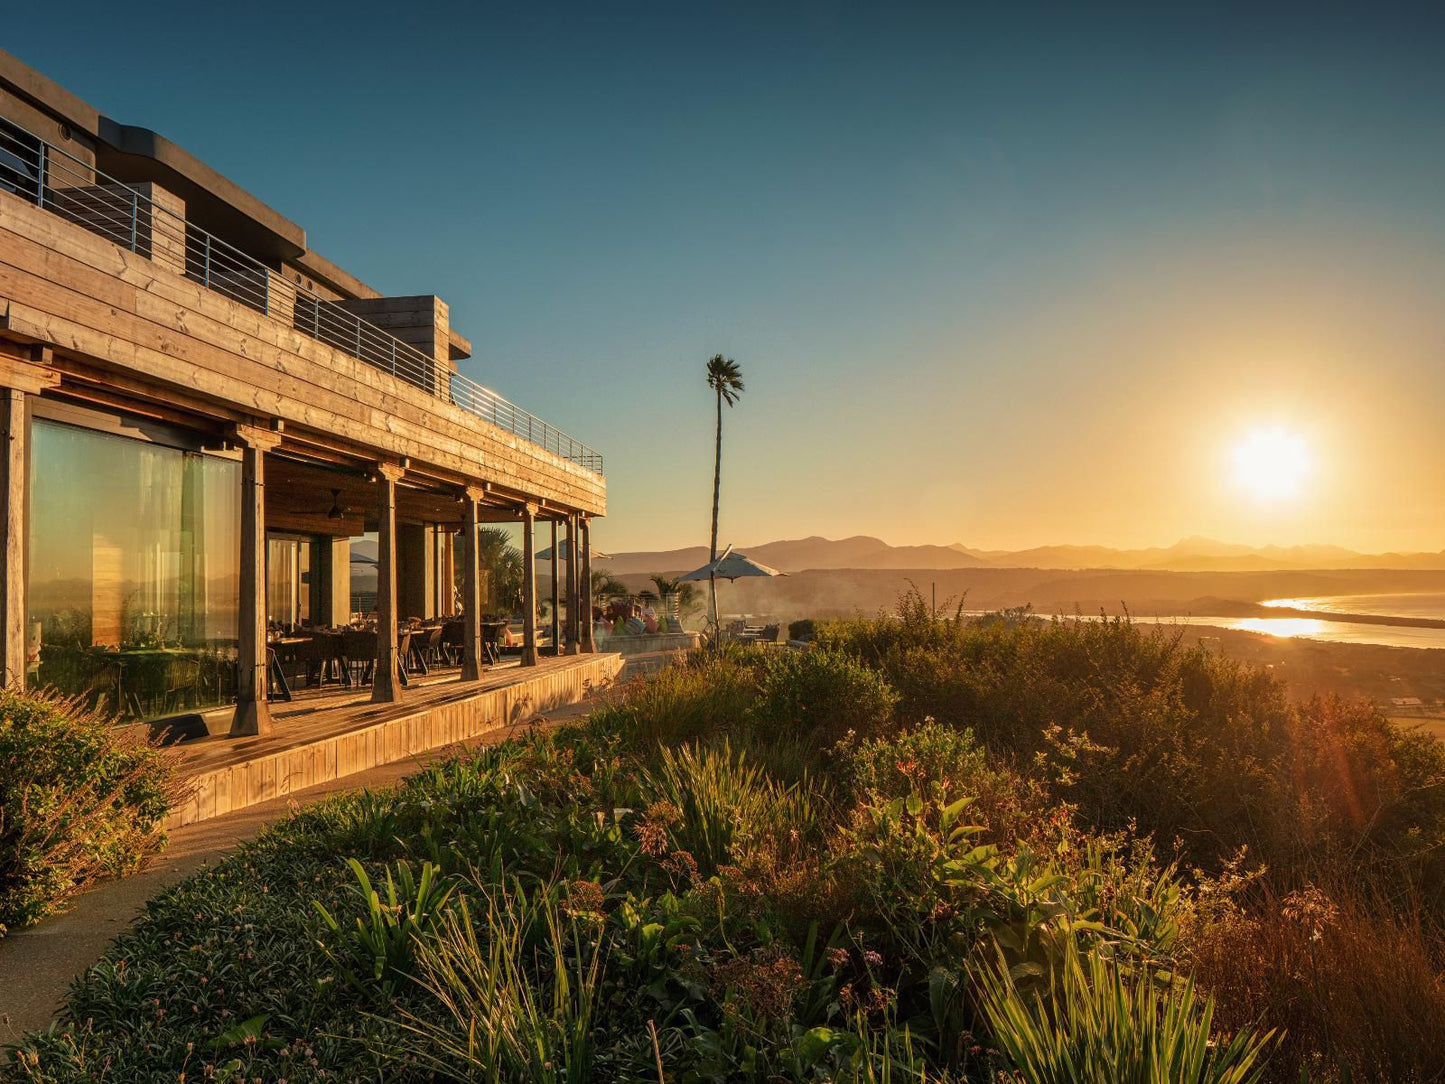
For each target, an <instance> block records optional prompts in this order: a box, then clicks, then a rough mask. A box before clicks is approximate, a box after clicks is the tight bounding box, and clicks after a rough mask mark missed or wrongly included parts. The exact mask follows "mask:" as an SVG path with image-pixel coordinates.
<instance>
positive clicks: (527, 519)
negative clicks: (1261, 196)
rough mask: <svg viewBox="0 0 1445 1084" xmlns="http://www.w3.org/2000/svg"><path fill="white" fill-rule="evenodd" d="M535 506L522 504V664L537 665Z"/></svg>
mask: <svg viewBox="0 0 1445 1084" xmlns="http://www.w3.org/2000/svg"><path fill="white" fill-rule="evenodd" d="M536 528H537V506H536V505H535V504H532V503H530V502H529V503H527V504H524V505H522V665H523V666H536V665H537V552H536V551H537V543H536V533H537V531H536Z"/></svg>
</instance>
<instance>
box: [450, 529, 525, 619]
mask: <svg viewBox="0 0 1445 1084" xmlns="http://www.w3.org/2000/svg"><path fill="white" fill-rule="evenodd" d="M477 559H478V562H479V563H480V565H481V569H482V572H483V573H484V579H485V583H486V597H485V598H483V600H482V605H484V606H485V607H486V608H487V609H488V610H491V611H494V612H498V613H512V612H513V611H514V610H516V609H517V607H519V606H520V605H521V604H522V579H523V574H524V571H525V570H524V569H523V567H522V551H521V550H520V549H518V548H517V547H516V546H515V545H513V543H512V536H511V534H510V533H508V531H507V529H506V528H505V527H482V528H480V529H479V530H478V532H477ZM464 571H465V570H464V569H463V568H462V567H461V565H460V564H458V566H457V575H458V577H460V576H462V575H463V573H464ZM459 582H460V581H459Z"/></svg>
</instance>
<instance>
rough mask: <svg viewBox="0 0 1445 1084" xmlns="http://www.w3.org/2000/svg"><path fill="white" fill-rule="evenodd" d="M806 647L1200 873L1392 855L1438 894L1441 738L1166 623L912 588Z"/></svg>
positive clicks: (1443, 832) (1443, 811) (1444, 809)
mask: <svg viewBox="0 0 1445 1084" xmlns="http://www.w3.org/2000/svg"><path fill="white" fill-rule="evenodd" d="M818 643H819V644H820V645H822V646H824V647H825V648H826V649H828V651H831V652H842V653H846V654H849V655H851V656H853V657H854V658H857V659H859V660H861V661H863V662H865V663H866V664H867V665H869V666H872V667H874V668H875V669H876V670H877V671H878V673H879V674H880V675H881V676H882V677H883V678H884V679H885V680H886V681H887V682H888V684H889V685H891V686H892V687H893V688H894V689H895V690H896V691H897V693H898V698H899V700H898V707H897V716H898V718H899V720H900V721H902V722H903V723H905V724H909V723H915V722H917V721H920V720H921V719H923V718H924V717H927V716H931V717H933V718H935V719H936V720H937V721H938V722H939V723H940V724H942V725H944V726H946V727H952V728H956V729H960V730H961V729H968V730H971V731H972V733H973V734H974V735H975V736H976V737H977V738H978V740H979V741H980V742H981V743H982V744H983V745H984V747H985V748H986V749H988V750H989V752H990V753H991V754H994V755H999V754H1002V755H1003V756H1004V757H1005V758H1007V759H1008V760H1009V761H1011V762H1013V763H1015V764H1029V765H1030V767H1031V770H1033V771H1034V772H1035V774H1037V775H1039V776H1040V777H1041V778H1042V779H1045V780H1047V781H1048V783H1049V784H1050V786H1051V787H1052V789H1053V792H1054V794H1055V795H1056V796H1057V797H1058V798H1060V799H1061V800H1063V801H1067V802H1068V803H1070V804H1071V805H1073V806H1074V807H1076V808H1077V810H1078V813H1079V816H1080V819H1081V820H1083V821H1084V822H1085V823H1088V824H1090V825H1092V826H1094V827H1096V828H1098V829H1101V830H1104V831H1126V830H1127V831H1137V832H1138V833H1140V834H1145V835H1152V836H1153V837H1154V838H1156V839H1158V840H1160V841H1161V842H1162V843H1165V844H1166V845H1167V844H1170V843H1172V842H1174V841H1176V840H1177V841H1180V842H1181V845H1182V847H1183V854H1184V857H1186V858H1187V859H1188V860H1190V861H1192V862H1193V863H1195V864H1197V865H1198V866H1200V867H1202V868H1204V869H1205V870H1207V871H1211V872H1214V871H1218V870H1220V869H1222V868H1223V866H1224V864H1225V863H1226V862H1228V861H1229V859H1230V858H1231V857H1232V856H1233V855H1234V854H1236V853H1237V852H1238V850H1239V848H1240V847H1241V846H1248V847H1249V848H1250V851H1251V853H1252V855H1253V856H1254V857H1255V858H1256V859H1258V860H1260V861H1263V862H1265V863H1267V864H1268V865H1269V866H1270V867H1271V868H1272V869H1273V871H1274V874H1275V876H1277V877H1281V878H1285V879H1293V880H1294V881H1295V882H1297V883H1298V882H1303V881H1304V880H1307V879H1308V878H1309V877H1310V876H1312V875H1313V874H1314V872H1315V871H1316V870H1318V869H1319V868H1321V867H1322V866H1328V865H1330V864H1331V863H1335V862H1338V861H1346V862H1352V861H1358V860H1363V861H1364V862H1366V864H1369V865H1370V866H1371V868H1372V869H1374V870H1375V871H1376V872H1377V873H1380V874H1383V873H1385V872H1387V871H1386V869H1385V867H1384V866H1382V865H1380V862H1379V860H1380V859H1381V858H1388V859H1390V860H1391V861H1392V862H1393V863H1394V871H1395V874H1396V875H1397V876H1398V877H1399V878H1400V879H1401V880H1402V881H1406V882H1408V883H1413V884H1414V885H1416V886H1418V887H1421V888H1423V889H1425V890H1427V891H1430V892H1432V893H1435V894H1439V893H1441V892H1442V891H1445V846H1442V843H1445V785H1442V784H1445V748H1442V747H1441V746H1440V745H1439V744H1438V743H1433V742H1431V741H1429V740H1427V739H1424V738H1422V737H1421V736H1419V735H1401V734H1399V733H1397V732H1396V731H1394V730H1393V728H1392V727H1391V726H1390V724H1389V722H1388V721H1387V720H1386V719H1385V718H1384V717H1383V716H1382V715H1381V713H1380V712H1379V711H1378V710H1377V709H1375V708H1374V707H1372V706H1370V705H1368V704H1365V703H1361V702H1346V701H1342V700H1338V699H1333V698H1321V699H1315V700H1312V701H1308V702H1306V703H1304V704H1291V703H1290V702H1289V701H1288V699H1287V698H1286V696H1285V689H1284V686H1283V684H1282V683H1281V682H1280V681H1278V680H1277V679H1276V678H1275V677H1274V676H1272V675H1271V674H1270V673H1269V672H1268V671H1267V670H1264V669H1261V668H1257V667H1250V666H1245V665H1242V664H1241V663H1239V662H1237V661H1235V660H1232V659H1228V658H1225V657H1223V656H1221V655H1220V654H1218V653H1216V652H1213V651H1210V650H1208V649H1206V648H1204V647H1202V646H1199V645H1195V646H1192V647H1191V646H1186V645H1185V644H1184V643H1183V641H1182V638H1181V635H1180V632H1179V630H1170V629H1167V628H1164V627H1155V628H1152V629H1149V630H1144V629H1141V628H1138V627H1136V626H1135V625H1133V624H1131V623H1130V622H1129V621H1128V620H1127V619H1107V620H1099V621H1084V620H1072V621H1066V620H1057V619H1056V620H1053V621H1041V620H1038V619H1034V618H1031V617H1028V616H1027V615H1025V614H1008V615H1000V616H997V617H993V618H988V619H979V620H974V621H970V620H968V619H965V618H963V617H961V616H955V617H953V618H949V619H946V620H934V619H933V617H932V616H931V614H930V613H929V610H928V607H927V605H926V604H925V603H923V602H922V600H921V599H920V598H919V597H918V596H917V595H916V593H910V594H909V595H907V596H905V597H904V598H903V599H902V600H901V601H900V606H899V616H898V617H880V618H878V619H873V620H867V619H855V620H852V621H846V622H829V623H826V624H823V625H820V626H819V630H818ZM825 653H826V652H825Z"/></svg>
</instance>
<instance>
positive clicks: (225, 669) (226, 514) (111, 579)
mask: <svg viewBox="0 0 1445 1084" xmlns="http://www.w3.org/2000/svg"><path fill="white" fill-rule="evenodd" d="M240 510H241V502H240V464H238V463H236V462H235V461H234V460H230V459H223V458H219V457H216V456H209V455H204V454H201V453H198V452H189V451H183V450H181V449H178V448H171V447H166V446H165V445H161V444H151V443H147V442H145V441H141V440H133V439H129V438H126V437H121V436H115V435H113V434H110V433H102V432H97V431H94V430H90V429H83V428H78V427H76V426H71V425H66V424H63V423H59V422H53V421H48V420H42V419H39V418H37V419H35V420H34V422H33V425H32V429H31V470H30V598H29V607H30V665H31V671H32V672H31V675H30V676H31V680H33V681H34V682H35V683H36V684H40V685H53V686H55V687H56V688H57V689H59V690H60V691H62V692H64V693H68V694H76V695H81V696H84V697H85V698H86V700H87V701H88V702H89V703H91V704H92V705H94V706H97V707H100V708H102V709H104V710H108V711H115V712H117V713H118V714H120V715H121V716H123V717H127V718H154V717H157V716H162V715H169V714H173V713H176V712H182V711H191V710H195V709H197V708H206V707H213V706H216V705H219V704H224V703H227V702H229V701H231V700H232V699H234V696H235V658H236V629H237V609H238V599H239V588H240V577H239V563H240V542H239V540H240Z"/></svg>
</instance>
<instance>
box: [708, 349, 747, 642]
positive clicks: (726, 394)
mask: <svg viewBox="0 0 1445 1084" xmlns="http://www.w3.org/2000/svg"><path fill="white" fill-rule="evenodd" d="M707 386H708V387H710V388H711V389H712V390H713V391H715V392H716V393H717V452H716V455H715V456H714V458H713V467H712V544H711V545H710V546H709V547H708V554H709V556H708V560H709V561H716V560H717V508H718V498H719V496H720V495H721V493H722V408H723V400H727V404H728V406H732V405H733V404H734V403H736V402H737V401H738V396H740V395H741V394H742V393H743V371H742V369H740V368H739V367H738V363H737V362H735V361H733V359H732V358H728V359H727V360H726V361H724V360H723V356H722V355H721V354H714V355H713V356H712V357H711V358H709V359H708V363H707ZM708 586H709V587H710V588H711V591H712V622H713V624H714V625H716V624H717V577H716V576H711V575H710V576H708Z"/></svg>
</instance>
